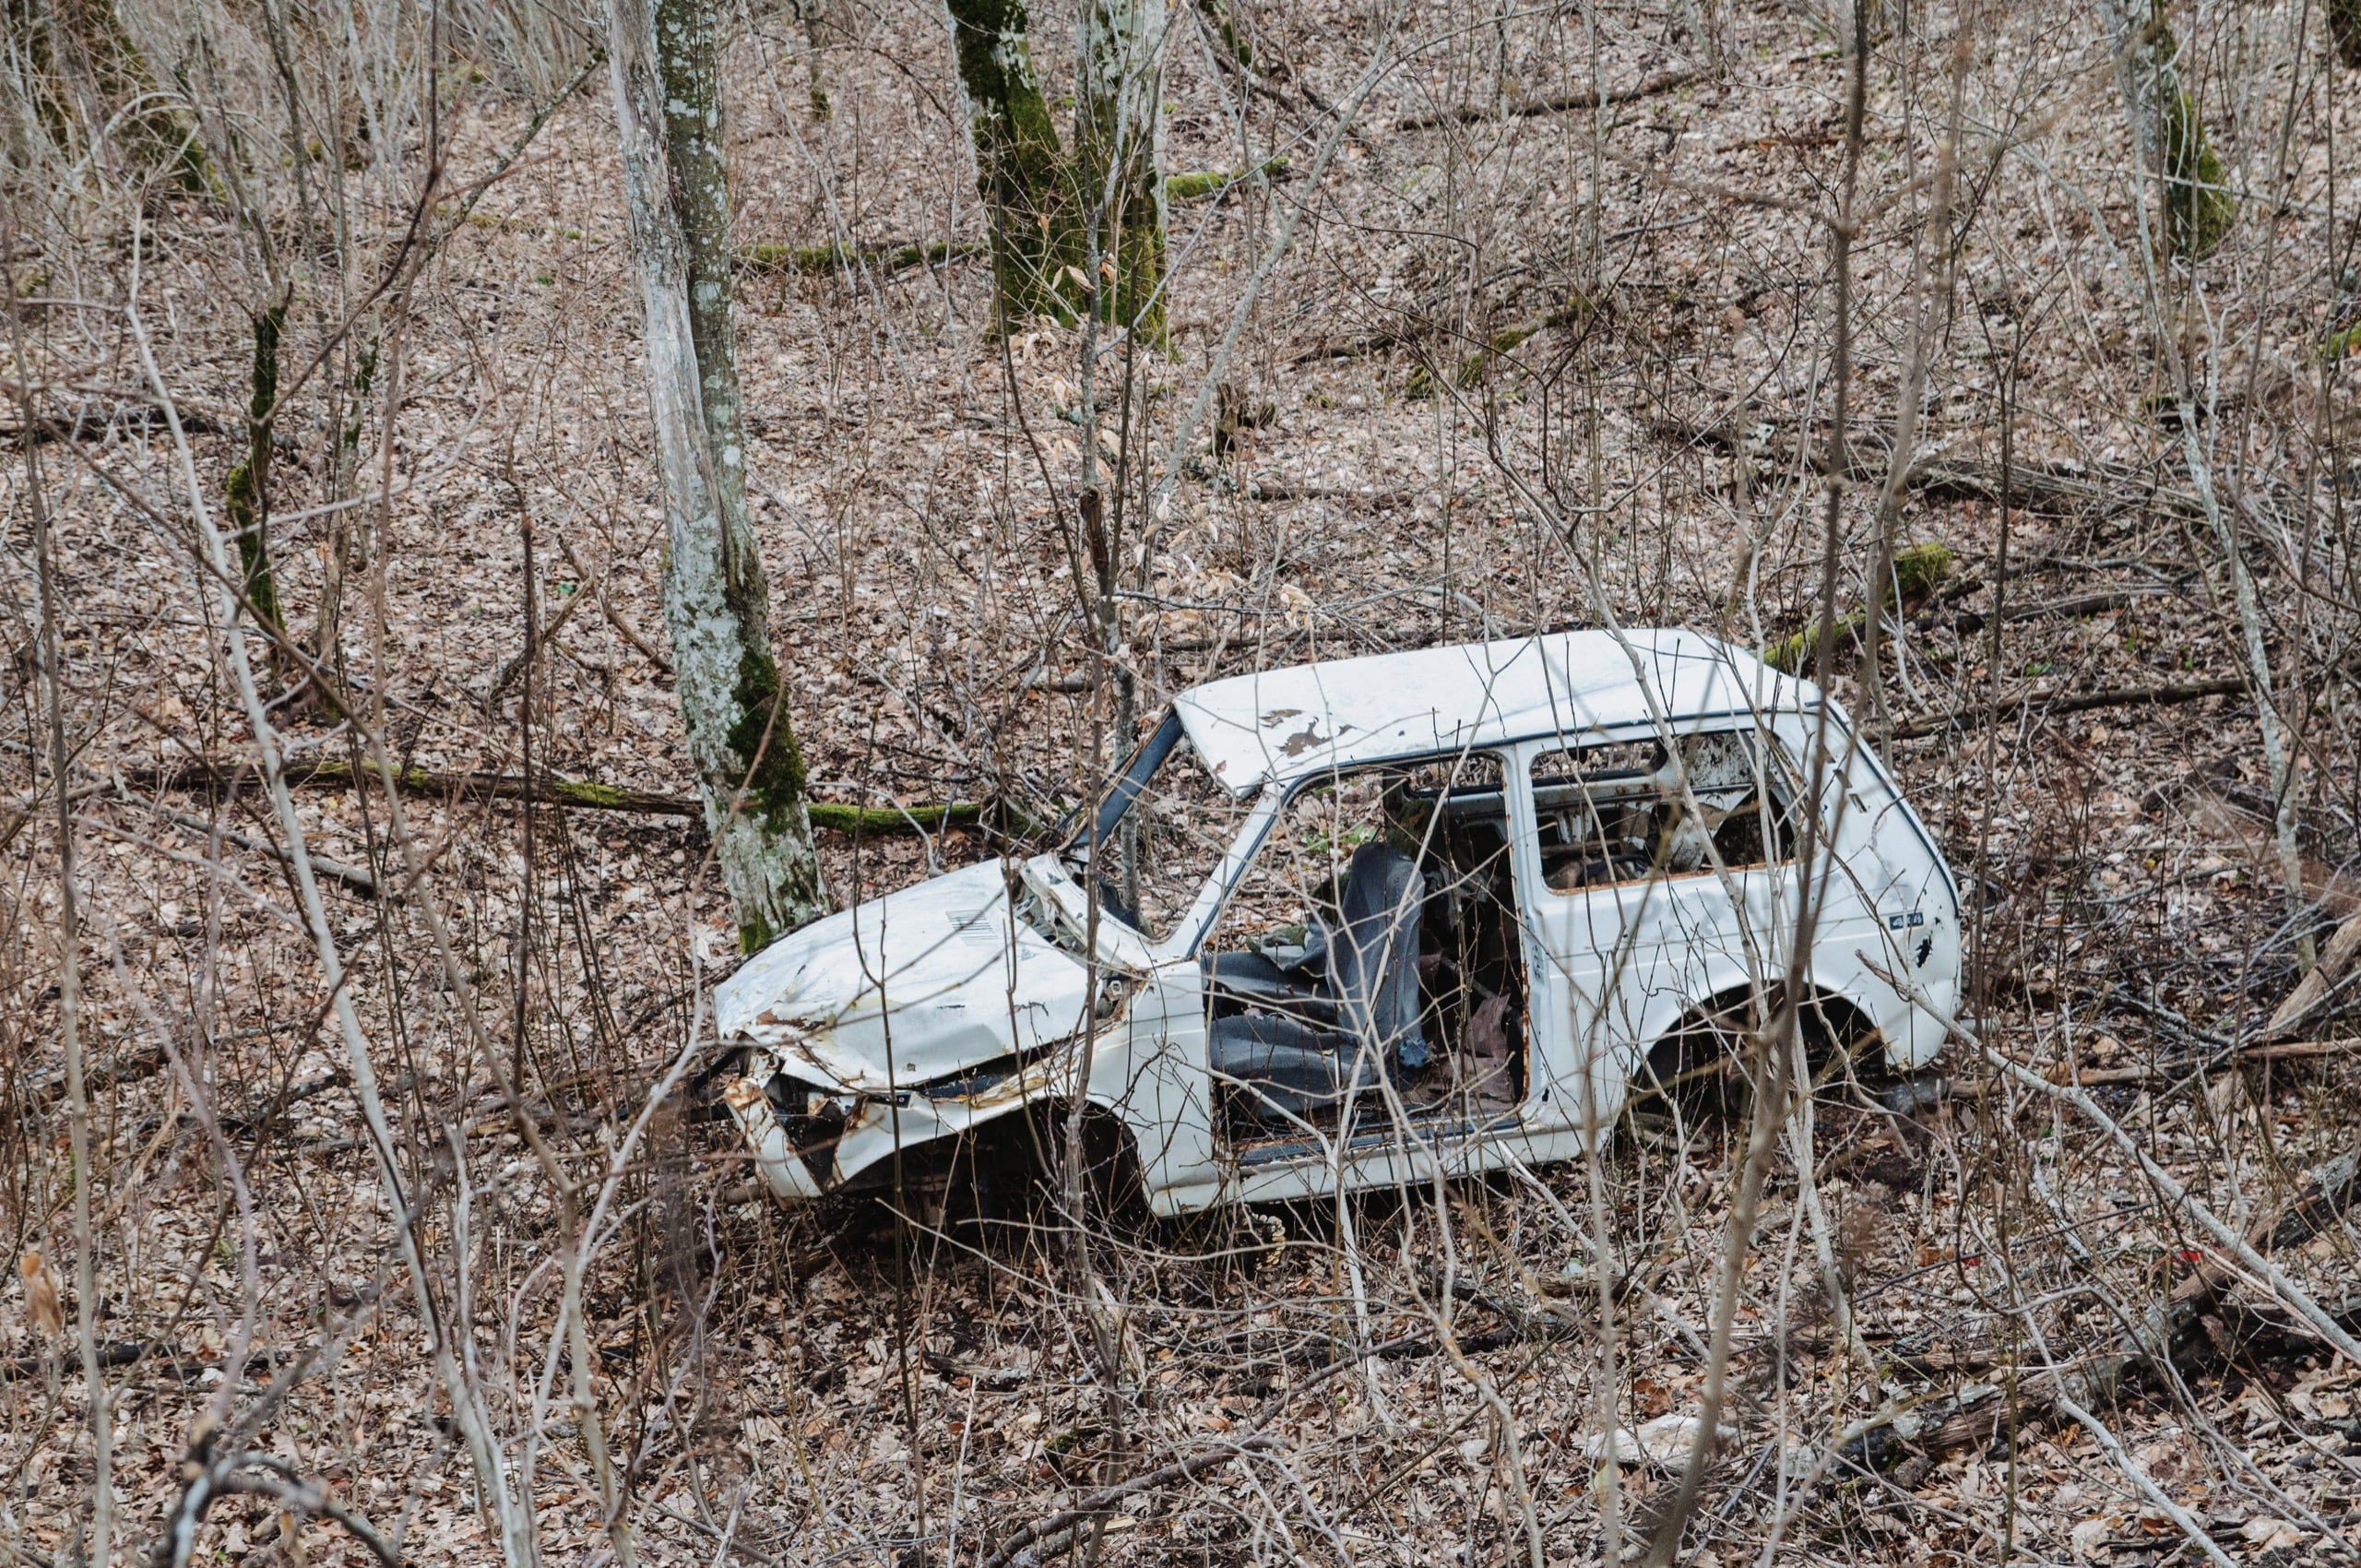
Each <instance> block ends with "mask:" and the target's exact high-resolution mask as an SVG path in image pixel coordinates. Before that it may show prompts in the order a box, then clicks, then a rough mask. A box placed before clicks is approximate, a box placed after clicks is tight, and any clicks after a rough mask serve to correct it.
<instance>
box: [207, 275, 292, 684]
mask: <svg viewBox="0 0 2361 1568" xmlns="http://www.w3.org/2000/svg"><path fill="white" fill-rule="evenodd" d="M286 320H287V305H286V303H285V302H284V301H281V302H280V303H278V304H274V305H269V306H267V307H266V308H265V309H263V310H262V311H261V312H260V313H259V314H257V315H255V318H254V332H255V358H254V388H253V392H252V395H251V396H250V398H249V399H248V401H247V404H246V456H245V459H244V461H243V462H241V463H240V464H239V465H238V466H237V467H236V468H234V469H231V470H230V477H229V479H228V481H226V482H225V483H224V484H223V486H222V491H223V499H224V500H225V501H226V502H227V503H228V509H229V514H230V531H231V535H232V536H233V537H234V538H235V539H236V540H237V543H238V569H239V572H240V574H241V576H242V577H243V584H242V588H243V595H244V599H245V602H246V605H247V607H248V608H249V609H251V610H252V611H253V612H254V617H255V622H256V624H259V625H260V626H261V627H262V628H263V630H264V631H265V632H267V633H270V634H274V635H273V636H271V638H270V640H269V642H268V644H267V657H268V659H269V662H270V673H271V679H272V680H273V681H275V682H284V681H285V680H286V677H287V660H286V653H285V650H284V649H282V648H281V647H279V639H278V636H277V635H276V634H279V633H280V632H283V631H284V630H285V623H284V622H283V621H282V620H281V618H280V616H279V581H278V578H277V576H275V575H274V574H273V573H272V571H271V568H270V540H269V529H270V437H271V426H272V423H273V422H275V421H276V420H277V419H278V417H279V329H280V328H281V327H283V326H284V325H285V323H286Z"/></svg>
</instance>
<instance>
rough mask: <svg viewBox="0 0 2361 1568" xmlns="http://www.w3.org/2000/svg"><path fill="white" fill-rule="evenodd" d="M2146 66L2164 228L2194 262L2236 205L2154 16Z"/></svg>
mask: <svg viewBox="0 0 2361 1568" xmlns="http://www.w3.org/2000/svg"><path fill="white" fill-rule="evenodd" d="M2147 50H2148V69H2149V70H2150V71H2151V72H2153V79H2154V83H2155V97H2156V113H2157V115H2158V117H2159V119H2160V121H2161V124H2160V125H2158V127H2157V131H2158V134H2159V135H2160V136H2161V137H2163V139H2164V146H2163V147H2162V148H2160V149H2159V150H2160V151H2161V152H2162V154H2163V157H2164V165H2165V166H2164V177H2165V231H2166V232H2167V233H2168V234H2169V235H2170V237H2171V240H2172V246H2173V252H2174V254H2175V255H2183V256H2187V257H2189V259H2191V260H2199V259H2201V258H2203V257H2205V256H2208V255H2212V254H2213V248H2214V247H2215V246H2216V245H2219V244H2221V243H2222V241H2223V239H2224V237H2225V236H2226V235H2227V234H2228V233H2229V232H2230V225H2231V224H2232V223H2233V222H2234V221H2236V218H2237V215H2238V204H2237V201H2236V198H2235V197H2233V196H2231V195H2230V193H2229V192H2228V191H2226V190H2225V189H2224V188H2223V185H2224V181H2225V175H2224V172H2223V169H2222V160H2221V159H2220V158H2219V157H2218V156H2217V155H2216V154H2215V153H2214V151H2213V142H2212V141H2211V140H2210V139H2209V138H2208V137H2206V134H2205V122H2204V120H2203V118H2202V117H2201V116H2200V115H2199V113H2198V112H2197V100H2196V99H2195V98H2194V97H2192V96H2191V95H2190V93H2189V89H2187V88H2185V87H2183V86H2182V85H2181V80H2180V66H2179V55H2180V43H2179V41H2178V40H2177V39H2176V38H2174V36H2173V30H2172V29H2171V28H2169V27H2167V26H2165V22H2164V20H2163V18H2161V17H2160V18H2157V19H2156V20H2155V21H2153V23H2152V24H2151V25H2150V27H2149V30H2148V43H2147Z"/></svg>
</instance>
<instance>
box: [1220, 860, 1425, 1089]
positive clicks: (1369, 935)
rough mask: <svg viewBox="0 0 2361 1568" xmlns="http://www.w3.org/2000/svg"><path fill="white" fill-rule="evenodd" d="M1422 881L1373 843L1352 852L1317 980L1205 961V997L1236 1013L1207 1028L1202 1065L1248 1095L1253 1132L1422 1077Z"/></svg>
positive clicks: (1241, 959)
mask: <svg viewBox="0 0 2361 1568" xmlns="http://www.w3.org/2000/svg"><path fill="white" fill-rule="evenodd" d="M1425 897H1426V879H1425V878H1424V877H1423V876H1421V875H1420V874H1419V873H1418V865H1417V862H1415V861H1412V860H1411V859H1410V857H1409V856H1407V855H1406V854H1404V853H1403V852H1402V851H1401V850H1399V849H1395V848H1394V847H1393V846H1392V845H1390V844H1387V843H1385V842H1383V841H1382V840H1380V841H1374V842H1371V843H1368V844H1364V845H1362V846H1361V847H1360V848H1359V849H1356V850H1355V851H1353V858H1352V861H1351V863H1350V864H1349V866H1348V867H1347V871H1346V874H1345V888H1344V895H1343V897H1341V898H1340V899H1339V900H1338V909H1337V914H1338V917H1339V922H1340V923H1339V926H1338V928H1337V929H1336V930H1335V931H1334V932H1331V933H1330V934H1329V936H1328V939H1327V944H1326V947H1327V963H1326V969H1325V973H1324V974H1323V975H1320V976H1318V977H1316V978H1312V977H1308V976H1299V975H1294V974H1290V973H1288V972H1287V971H1286V970H1284V969H1282V968H1280V967H1279V966H1278V965H1276V964H1275V963H1274V962H1272V961H1271V960H1270V959H1269V958H1266V957H1264V956H1262V955H1260V954H1251V953H1248V954H1232V953H1225V954H1218V955H1215V956H1212V957H1211V958H1209V959H1208V960H1207V961H1206V966H1205V968H1206V984H1207V989H1208V990H1209V991H1210V992H1213V993H1214V994H1215V995H1216V997H1217V998H1221V999H1224V1000H1226V1001H1228V1002H1230V1003H1234V1004H1239V1005H1240V1006H1242V1008H1243V1010H1242V1011H1239V1012H1236V1013H1232V1014H1230V1015H1229V1016H1222V1017H1216V1018H1215V1019H1214V1021H1213V1024H1212V1026H1211V1028H1210V1030H1209V1032H1208V1037H1207V1042H1206V1054H1207V1058H1208V1060H1209V1062H1210V1063H1211V1065H1212V1067H1213V1069H1214V1071H1215V1072H1216V1073H1217V1074H1220V1075H1224V1076H1226V1077H1228V1078H1232V1079H1235V1080H1237V1081H1238V1082H1239V1083H1240V1084H1241V1085H1243V1086H1244V1087H1246V1089H1247V1091H1248V1093H1247V1095H1245V1096H1241V1097H1240V1098H1241V1099H1242V1100H1243V1101H1244V1105H1243V1109H1244V1110H1245V1111H1246V1112H1247V1113H1248V1114H1249V1115H1251V1116H1253V1117H1254V1118H1255V1119H1257V1120H1262V1121H1272V1120H1280V1119H1285V1118H1287V1117H1301V1116H1304V1115H1307V1114H1308V1113H1310V1112H1311V1111H1316V1110H1319V1109H1321V1108H1323V1107H1324V1106H1328V1105H1333V1104H1335V1102H1336V1101H1338V1100H1340V1099H1343V1098H1344V1096H1345V1094H1346V1092H1347V1090H1348V1089H1351V1088H1354V1087H1370V1086H1371V1085H1373V1084H1374V1083H1375V1082H1376V1081H1377V1077H1376V1075H1377V1074H1378V1073H1380V1072H1387V1071H1392V1070H1394V1069H1398V1070H1400V1071H1402V1072H1416V1071H1418V1069H1419V1068H1421V1067H1423V1066H1425V1065H1426V1063H1427V1042H1426V1037H1425V1035H1424V1033H1423V1032H1422V1030H1421V1028H1420V1027H1419V1014H1420V1011H1421V1006H1420V1001H1419V995H1418V920H1419V914H1420V911H1421V909H1422V906H1423V905H1424V903H1425Z"/></svg>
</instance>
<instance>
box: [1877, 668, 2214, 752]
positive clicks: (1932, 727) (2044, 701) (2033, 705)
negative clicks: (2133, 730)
mask: <svg viewBox="0 0 2361 1568" xmlns="http://www.w3.org/2000/svg"><path fill="white" fill-rule="evenodd" d="M2245 690H2246V682H2245V681H2244V680H2243V679H2241V678H2240V677H2238V676H2236V675H2225V676H2222V677H2219V678H2218V679H2215V680H2211V681H2185V682H2167V683H2164V684H2161V685H2154V686H2116V687H2110V688H2108V689H2106V690H2103V691H2096V692H2055V693H2043V692H2028V693H2026V694H2024V695H2022V696H2013V697H2002V698H2001V699H2000V700H1999V702H1987V703H1976V704H1975V705H1974V706H1972V707H1963V708H1959V709H1957V710H1955V711H1953V712H1951V713H1945V714H1936V715H1931V716H1929V717H1928V718H1925V719H1912V720H1911V721H1910V722H1908V723H1907V724H1897V725H1895V726H1894V727H1893V738H1894V739H1895V740H1897V741H1916V740H1923V739H1925V738H1926V737H1928V736H1929V735H1944V734H1949V733H1950V732H1951V731H1953V730H1968V729H1978V728H1981V727H1982V726H1984V725H1987V724H1990V723H1993V722H1995V721H1996V720H1999V719H2009V718H2013V717H2014V716H2015V715H2017V714H2020V713H2023V712H2026V711H2028V710H2031V711H2034V712H2035V713H2037V714H2039V715H2040V716H2041V717H2043V718H2051V717H2054V716H2056V715H2058V714H2065V713H2089V712H2092V711H2094V709H2098V708H2104V707H2168V706H2171V705H2173V704H2176V703H2188V702H2200V701H2202V700H2203V699H2205V698H2207V697H2227V696H2236V695H2238V694H2239V693H2240V692H2243V691H2245Z"/></svg>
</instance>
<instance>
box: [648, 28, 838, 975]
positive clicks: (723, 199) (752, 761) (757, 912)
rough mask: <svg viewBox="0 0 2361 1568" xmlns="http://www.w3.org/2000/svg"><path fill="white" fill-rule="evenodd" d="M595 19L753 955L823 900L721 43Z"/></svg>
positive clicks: (668, 516)
mask: <svg viewBox="0 0 2361 1568" xmlns="http://www.w3.org/2000/svg"><path fill="white" fill-rule="evenodd" d="M608 17H609V37H610V50H611V63H612V71H613V77H614V85H615V110H616V124H617V130H618V133H619V135H620V137H621V138H622V141H623V170H624V195H625V198H626V200H625V205H626V208H627V216H628V219H629V222H630V228H631V236H632V252H633V261H634V263H635V269H636V270H637V272H638V275H639V283H640V297H641V302H642V303H643V305H644V307H645V313H646V323H647V325H646V350H647V352H646V365H647V380H648V405H649V412H650V415H651V416H652V420H653V422H654V424H655V427H656V437H657V440H656V448H657V467H658V473H659V477H660V478H661V480H662V481H663V488H664V501H665V522H666V542H667V549H666V551H665V557H664V574H663V577H664V618H665V624H666V626H667V628H668V629H669V630H670V634H671V641H672V654H673V664H674V669H675V672H676V689H677V691H678V693H679V695H680V699H681V716H682V723H683V727H684V729H685V730H686V731H687V733H688V742H689V753H690V756H691V758H692V760H693V761H694V764H695V766H696V771H697V782H698V793H699V796H700V798H701V800H702V802H703V803H704V807H705V815H706V826H707V827H708V828H709V829H710V830H711V831H712V833H713V835H714V848H715V858H716V860H717V861H718V863H719V865H720V868H721V874H722V880H723V882H724V884H725V885H727V886H728V887H729V890H730V902H731V904H732V906H733V907H734V908H735V909H736V912H737V917H738V931H739V941H740V943H741V944H742V946H743V947H744V948H745V949H746V950H747V951H749V952H751V951H753V949H755V948H757V947H760V946H762V945H764V944H766V943H767V942H769V941H770V940H771V939H772V938H773V937H775V936H777V935H779V934H780V933H781V932H787V931H790V930H792V929H794V928H795V927H796V926H798V925H801V924H802V923H804V922H805V921H810V920H813V919H814V918H816V917H817V916H819V915H821V914H824V913H825V912H826V910H827V900H826V897H825V891H824V889H823V887H822V884H821V877H820V862H819V858H818V856H817V854H816V853H815V852H814V850H813V843H812V826H811V820H810V815H809V812H808V810H807V808H806V805H805V802H804V800H803V789H804V777H803V768H802V759H801V753H800V752H799V750H798V749H797V746H796V742H795V733H794V728H793V725H792V724H791V723H790V721H789V715H788V713H787V711H786V707H785V703H784V700H783V693H784V686H783V683H782V681H781V678H780V674H779V667H778V663H777V659H776V657H775V655H774V654H773V653H772V651H771V647H770V640H769V639H770V616H769V596H768V589H767V587H766V585H765V581H764V577H763V568H762V557H761V552H760V551H759V550H758V549H757V547H756V544H755V540H754V533H753V526H752V524H751V523H750V521H749V520H748V517H747V516H746V502H745V493H746V490H745V457H746V437H745V427H744V420H743V417H742V413H741V410H740V406H739V390H738V377H737V371H736V355H735V345H734V343H733V340H732V336H731V327H730V305H731V298H730V296H731V288H730V262H731V247H730V207H729V191H728V187H727V183H726V179H725V174H724V170H723V164H722V152H721V149H722V120H721V98H720V85H719V77H720V69H719V47H718V39H717V33H716V29H715V22H714V16H713V11H712V6H711V4H710V0H660V3H659V4H658V6H657V8H656V9H655V10H654V11H653V12H652V13H651V11H650V10H649V8H648V6H647V0H610V3H609V6H608Z"/></svg>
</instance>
